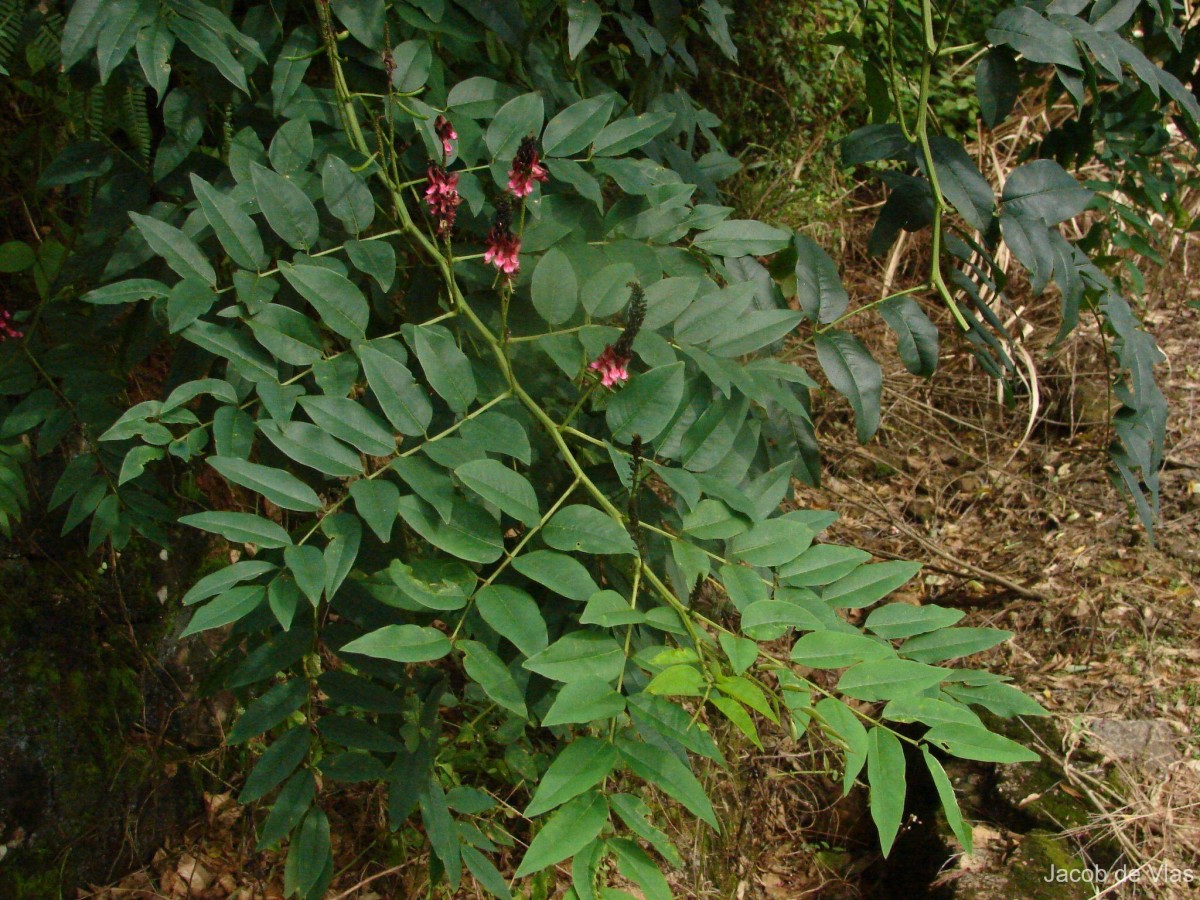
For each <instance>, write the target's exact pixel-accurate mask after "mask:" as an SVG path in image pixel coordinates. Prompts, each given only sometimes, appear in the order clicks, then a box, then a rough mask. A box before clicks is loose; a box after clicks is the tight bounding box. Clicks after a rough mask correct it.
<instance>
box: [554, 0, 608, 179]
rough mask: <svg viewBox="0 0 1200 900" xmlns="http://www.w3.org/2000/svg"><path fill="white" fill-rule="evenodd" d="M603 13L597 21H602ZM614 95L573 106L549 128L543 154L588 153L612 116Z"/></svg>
mask: <svg viewBox="0 0 1200 900" xmlns="http://www.w3.org/2000/svg"><path fill="white" fill-rule="evenodd" d="M599 18H600V17H599V11H597V14H596V20H597V22H598V21H599ZM615 102H616V96H615V95H614V94H602V95H601V96H599V97H589V98H588V99H586V100H580V101H579V102H578V103H572V104H571V105H570V106H568V107H567V108H566V109H564V110H563V111H562V112H560V113H559V114H558V115H557V116H555V117H554V118H553V119H551V120H550V122H549V124H547V125H546V132H545V134H544V135H543V136H542V151H543V152H544V153H545V154H546V155H547V156H574V155H575V154H576V153H580V152H582V151H583V150H586V149H587V146H588V145H589V144H590V143H591V142H592V141H593V140H595V139H596V135H598V134H599V133H600V132H601V131H602V130H603V128H604V125H605V123H606V122H608V117H609V116H610V115H611V114H612V109H613V104H614V103H615Z"/></svg>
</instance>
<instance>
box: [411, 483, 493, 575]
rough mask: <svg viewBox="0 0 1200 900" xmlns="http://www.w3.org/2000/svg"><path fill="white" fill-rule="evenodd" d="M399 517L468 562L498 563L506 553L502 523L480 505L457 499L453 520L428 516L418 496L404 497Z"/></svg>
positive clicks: (454, 504)
mask: <svg viewBox="0 0 1200 900" xmlns="http://www.w3.org/2000/svg"><path fill="white" fill-rule="evenodd" d="M398 506H399V510H400V515H401V516H402V517H403V519H404V521H405V522H407V523H408V525H409V527H410V528H412V529H413V530H414V531H415V532H417V534H419V535H421V537H423V538H425V540H427V541H429V542H430V543H431V544H433V545H434V546H435V547H438V548H439V549H441V550H445V551H446V552H447V553H449V554H451V555H452V556H457V557H458V558H459V559H464V560H467V561H469V562H477V563H490V562H495V561H496V560H497V559H499V558H500V555H501V554H502V553H503V552H504V541H503V538H502V536H501V533H500V524H499V523H498V522H497V521H496V520H495V519H493V518H492V517H491V516H490V515H488V513H487V512H486V511H484V510H483V509H481V508H480V507H479V506H477V505H475V504H473V503H468V502H467V501H466V500H463V499H459V498H455V500H454V503H453V506H452V508H451V513H450V518H449V520H447V521H443V520H442V519H441V518H440V517H438V516H436V515H433V516H431V515H430V514H429V512H430V508H429V507H427V506H426V505H425V504H424V503H422V501H420V500H418V499H417V498H416V497H411V496H406V497H401V498H400V502H399V504H398Z"/></svg>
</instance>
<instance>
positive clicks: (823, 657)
mask: <svg viewBox="0 0 1200 900" xmlns="http://www.w3.org/2000/svg"><path fill="white" fill-rule="evenodd" d="M791 655H792V662H794V663H796V664H797V665H801V666H808V667H809V668H810V669H844V668H845V667H846V666H852V665H855V664H856V663H860V662H863V661H864V660H868V659H894V658H895V656H896V651H895V650H893V649H892V645H891V644H887V643H884V642H883V641H878V640H873V639H871V638H869V637H867V636H866V635H865V634H843V633H841V632H837V631H814V632H812V633H810V634H806V635H804V636H802V637H800V638H799V639H798V640H797V641H796V643H795V644H793V645H792V654H791Z"/></svg>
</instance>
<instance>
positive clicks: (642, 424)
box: [605, 362, 684, 443]
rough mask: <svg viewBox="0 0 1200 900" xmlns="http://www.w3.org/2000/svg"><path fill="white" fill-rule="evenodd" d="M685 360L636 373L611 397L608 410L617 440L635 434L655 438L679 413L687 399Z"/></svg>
mask: <svg viewBox="0 0 1200 900" xmlns="http://www.w3.org/2000/svg"><path fill="white" fill-rule="evenodd" d="M683 375H684V370H683V363H682V362H677V363H672V364H671V365H668V366H659V367H658V368H656V369H651V370H650V371H649V372H646V373H645V374H644V375H635V376H634V377H633V378H632V379H631V380H630V382H629V384H627V385H626V386H625V387H624V388H622V389H621V390H620V391H618V392H617V393H616V394H615V395H614V396H613V398H612V400H610V401H609V404H608V410H607V412H606V414H605V418H606V421H607V423H608V427H609V430H610V431H611V432H612V436H613V440H616V441H620V442H622V443H627V442H628V441H630V440H631V439H632V438H633V436H634V435H635V434H637V435H641V438H642V440H643V441H646V442H650V441H653V440H655V439H656V438H657V437H658V436H659V435H660V434H662V432H663V431H664V430H665V429H666V427H667V426H668V425H670V424H671V422H672V421H673V419H674V417H675V410H676V409H678V408H679V404H680V402H681V401H682V400H683V380H684V379H683Z"/></svg>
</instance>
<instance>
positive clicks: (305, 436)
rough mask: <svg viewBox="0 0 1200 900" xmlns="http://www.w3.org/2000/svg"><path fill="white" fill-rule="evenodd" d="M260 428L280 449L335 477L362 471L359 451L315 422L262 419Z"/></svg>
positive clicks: (357, 473) (353, 474)
mask: <svg viewBox="0 0 1200 900" xmlns="http://www.w3.org/2000/svg"><path fill="white" fill-rule="evenodd" d="M258 430H259V431H261V432H262V433H263V434H264V435H265V436H266V438H267V440H269V441H270V442H271V443H272V444H274V445H275V446H276V447H278V448H279V450H280V452H282V453H283V454H284V455H286V456H289V457H291V458H292V459H294V460H295V461H296V462H298V463H300V464H301V465H304V466H308V467H309V468H311V469H316V470H317V471H318V472H324V473H325V474H326V475H332V476H333V477H335V478H352V477H354V476H355V475H361V474H362V460H361V459H359V457H358V454H357V453H355V452H354V451H353V450H351V449H350V448H349V447H347V446H346V445H345V444H342V443H339V442H338V441H336V440H335V439H334V438H332V437H330V436H329V435H328V434H326V433H325V432H324V431H322V430H321V429H320V428H318V427H317V426H316V425H309V424H308V423H307V422H284V423H283V424H280V423H278V422H263V421H260V422H259V423H258Z"/></svg>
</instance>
